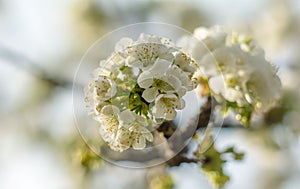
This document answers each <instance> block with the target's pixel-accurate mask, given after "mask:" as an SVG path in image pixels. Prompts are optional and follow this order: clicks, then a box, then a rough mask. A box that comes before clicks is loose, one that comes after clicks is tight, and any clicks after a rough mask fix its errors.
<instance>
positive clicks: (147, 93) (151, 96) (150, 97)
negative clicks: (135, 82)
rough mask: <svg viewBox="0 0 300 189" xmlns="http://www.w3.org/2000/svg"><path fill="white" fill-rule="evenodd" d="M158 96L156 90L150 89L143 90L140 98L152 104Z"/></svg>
mask: <svg viewBox="0 0 300 189" xmlns="http://www.w3.org/2000/svg"><path fill="white" fill-rule="evenodd" d="M157 95H158V90H157V89H156V88H155V87H152V88H147V89H146V90H144V92H143V94H142V97H143V98H144V99H145V100H146V101H147V102H153V101H154V100H155V98H156V96H157Z"/></svg>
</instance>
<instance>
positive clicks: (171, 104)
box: [152, 94, 185, 120]
mask: <svg viewBox="0 0 300 189" xmlns="http://www.w3.org/2000/svg"><path fill="white" fill-rule="evenodd" d="M184 106H185V102H184V100H183V99H181V98H178V97H177V96H176V95H174V94H160V95H159V96H158V97H157V98H156V99H155V105H154V106H153V109H152V113H153V116H154V117H155V119H165V120H173V119H175V117H176V111H175V109H177V110H181V109H183V108H184Z"/></svg>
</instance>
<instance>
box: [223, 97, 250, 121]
mask: <svg viewBox="0 0 300 189" xmlns="http://www.w3.org/2000/svg"><path fill="white" fill-rule="evenodd" d="M230 108H231V109H232V110H234V111H235V112H236V114H237V115H236V117H235V118H236V119H237V120H238V121H239V122H240V123H241V124H242V125H243V126H244V127H249V125H250V120H251V116H252V112H253V107H252V106H251V105H248V106H242V107H241V106H238V104H237V102H230V101H226V106H225V110H224V114H226V113H227V112H228V110H229V109H230Z"/></svg>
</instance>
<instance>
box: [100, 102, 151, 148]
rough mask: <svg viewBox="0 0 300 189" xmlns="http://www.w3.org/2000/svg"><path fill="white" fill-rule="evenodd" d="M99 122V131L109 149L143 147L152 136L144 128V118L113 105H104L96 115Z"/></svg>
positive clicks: (145, 124)
mask: <svg viewBox="0 0 300 189" xmlns="http://www.w3.org/2000/svg"><path fill="white" fill-rule="evenodd" d="M97 119H98V121H99V122H100V129H99V133H100V134H101V136H102V138H103V140H104V141H106V142H107V143H108V145H109V146H110V148H111V149H113V150H115V151H124V150H126V149H128V148H130V147H131V146H132V147H133V149H139V150H141V149H144V148H145V147H146V140H148V141H150V142H151V141H152V140H153V136H152V134H151V132H150V131H149V130H148V129H147V128H146V127H147V126H148V122H147V121H146V119H145V118H143V117H141V116H139V115H137V114H135V113H134V112H131V111H130V110H124V111H123V112H120V110H119V108H118V107H116V106H113V105H107V106H104V107H103V108H102V110H101V113H100V114H99V115H98V116H97Z"/></svg>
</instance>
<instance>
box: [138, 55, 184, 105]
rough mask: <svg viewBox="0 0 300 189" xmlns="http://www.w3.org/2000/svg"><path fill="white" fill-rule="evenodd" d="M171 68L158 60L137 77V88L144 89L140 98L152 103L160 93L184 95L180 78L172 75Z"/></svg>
mask: <svg viewBox="0 0 300 189" xmlns="http://www.w3.org/2000/svg"><path fill="white" fill-rule="evenodd" d="M172 67H173V66H171V63H170V62H168V61H165V60H160V59H159V60H157V61H156V63H155V64H154V65H153V66H152V67H151V68H149V69H148V70H147V71H144V72H143V73H142V74H141V75H140V76H139V77H138V81H137V82H138V84H139V86H140V87H141V88H144V89H145V90H144V92H143V95H142V97H143V98H144V99H145V100H146V101H147V102H153V101H154V100H155V98H156V97H157V95H158V94H160V93H176V94H177V95H179V96H180V97H182V96H183V95H184V94H185V92H186V89H185V88H183V87H182V84H183V83H182V81H181V80H180V79H181V78H180V77H178V75H174V73H173V72H172V70H174V68H172ZM175 74H176V73H175ZM179 76H180V75H179ZM182 77H183V76H182ZM183 78H184V77H183ZM184 79H186V78H184Z"/></svg>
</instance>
